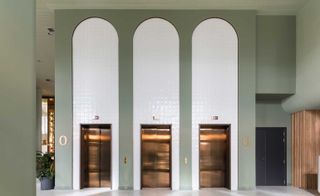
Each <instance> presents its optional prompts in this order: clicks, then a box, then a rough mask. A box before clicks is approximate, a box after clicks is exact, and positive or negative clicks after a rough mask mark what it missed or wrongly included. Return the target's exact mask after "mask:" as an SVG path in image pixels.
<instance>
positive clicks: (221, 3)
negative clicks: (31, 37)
mask: <svg viewBox="0 0 320 196" xmlns="http://www.w3.org/2000/svg"><path fill="white" fill-rule="evenodd" d="M307 1H308V0H37V9H36V24H37V28H36V41H37V45H36V46H37V49H36V57H37V66H36V69H37V86H38V88H40V89H42V92H43V94H44V95H46V96H48V95H53V94H54V35H53V36H50V35H48V30H47V28H50V27H52V28H54V11H53V10H55V9H224V10H256V11H257V14H260V15H295V14H296V13H297V10H299V9H300V8H301V7H302V6H303V5H304V4H305V3H306V2H307ZM38 61H40V62H38ZM46 79H51V80H52V81H51V82H47V81H45V80H46Z"/></svg>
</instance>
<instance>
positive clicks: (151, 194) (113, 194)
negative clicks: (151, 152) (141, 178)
mask: <svg viewBox="0 0 320 196" xmlns="http://www.w3.org/2000/svg"><path fill="white" fill-rule="evenodd" d="M62 195H65V196H84V195H92V196H130V195H133V196H165V195H168V196H209V195H210V196H211V195H212V196H219V195H221V196H289V195H290V196H291V195H293V196H308V195H312V194H311V193H309V192H306V191H303V190H301V189H298V188H294V187H290V186H288V187H257V188H256V190H250V191H229V190H227V189H201V190H200V191H170V190H167V189H144V190H141V191H111V190H108V189H103V188H102V189H93V188H90V189H83V190H78V191H66V190H64V191H62V190H50V191H40V190H39V185H37V196H62Z"/></svg>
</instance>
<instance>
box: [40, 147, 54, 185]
mask: <svg viewBox="0 0 320 196" xmlns="http://www.w3.org/2000/svg"><path fill="white" fill-rule="evenodd" d="M36 161H37V178H39V179H40V180H41V179H42V178H44V177H48V178H50V179H53V178H54V169H55V168H54V153H42V152H40V151H38V152H37V156H36Z"/></svg>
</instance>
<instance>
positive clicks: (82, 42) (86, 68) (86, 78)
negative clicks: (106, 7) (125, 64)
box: [73, 18, 119, 189]
mask: <svg viewBox="0 0 320 196" xmlns="http://www.w3.org/2000/svg"><path fill="white" fill-rule="evenodd" d="M118 86H119V85H118V34H117V32H116V30H115V28H114V27H113V26H112V25H111V24H110V23H109V22H108V21H106V20H104V19H101V18H89V19H87V20H84V21H83V22H81V23H80V24H79V25H78V26H77V28H76V29H75V31H74V35H73V188H74V189H79V188H80V124H111V129H112V177H111V181H112V189H117V188H118V182H119V108H118V105H119V101H118V100H119V98H118V94H119V93H118V91H119V88H118ZM95 116H99V119H97V120H95V119H94V117H95Z"/></svg>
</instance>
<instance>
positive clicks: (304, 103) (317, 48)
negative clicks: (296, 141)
mask: <svg viewBox="0 0 320 196" xmlns="http://www.w3.org/2000/svg"><path fill="white" fill-rule="evenodd" d="M319 10H320V1H319V0H310V1H308V2H307V4H306V5H305V6H304V7H303V8H301V9H300V11H299V12H298V14H297V68H296V94H295V95H294V96H292V97H290V98H289V99H287V100H285V101H284V102H283V107H284V109H285V110H286V111H288V112H295V111H301V110H305V109H319V108H320V77H319V73H320V55H319V54H320V37H319V35H320V11H319Z"/></svg>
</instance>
